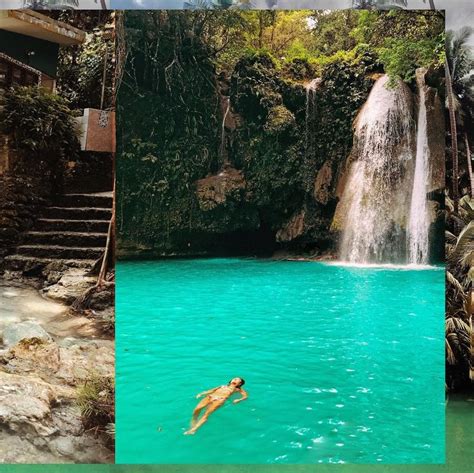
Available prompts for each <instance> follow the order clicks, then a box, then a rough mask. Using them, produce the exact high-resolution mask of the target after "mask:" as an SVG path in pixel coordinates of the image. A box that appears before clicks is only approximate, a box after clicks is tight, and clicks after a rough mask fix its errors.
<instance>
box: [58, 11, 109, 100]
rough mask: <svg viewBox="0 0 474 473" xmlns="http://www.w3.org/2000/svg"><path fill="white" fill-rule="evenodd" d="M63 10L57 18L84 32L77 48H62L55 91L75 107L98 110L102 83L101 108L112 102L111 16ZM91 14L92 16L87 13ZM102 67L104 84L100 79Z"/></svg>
mask: <svg viewBox="0 0 474 473" xmlns="http://www.w3.org/2000/svg"><path fill="white" fill-rule="evenodd" d="M73 13H74V14H73V15H71V12H68V11H63V12H60V13H59V19H60V20H65V21H67V22H68V23H70V24H72V25H74V26H76V27H78V28H80V29H82V30H83V31H86V33H87V36H86V41H85V42H84V43H83V44H80V45H77V46H63V47H61V48H60V53H59V66H58V92H59V94H60V95H62V96H63V97H66V98H67V99H68V100H69V102H70V103H71V105H72V106H73V107H76V108H86V107H92V108H100V105H101V103H100V102H101V96H102V84H103V83H104V85H105V91H104V92H105V93H104V104H103V108H104V109H108V108H111V107H113V102H114V90H113V85H114V72H115V60H114V47H115V45H114V39H113V36H112V35H111V26H112V24H113V21H114V13H113V12H107V13H102V14H101V15H97V14H95V13H94V12H88V11H81V12H77V11H76V12H73ZM91 13H92V14H91ZM104 68H105V72H106V75H105V81H104V80H103V74H104Z"/></svg>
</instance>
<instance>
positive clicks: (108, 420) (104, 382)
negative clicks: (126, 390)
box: [77, 374, 115, 435]
mask: <svg viewBox="0 0 474 473" xmlns="http://www.w3.org/2000/svg"><path fill="white" fill-rule="evenodd" d="M77 404H78V406H79V408H80V410H81V416H82V422H83V424H84V427H85V428H86V429H95V430H97V431H99V432H103V433H107V434H109V435H110V434H112V435H113V434H114V432H115V429H114V428H113V426H114V422H115V382H114V379H113V378H110V377H103V376H99V375H97V374H93V375H91V376H90V377H89V378H88V379H87V380H86V381H85V383H84V384H83V385H82V386H80V387H79V388H78V392H77Z"/></svg>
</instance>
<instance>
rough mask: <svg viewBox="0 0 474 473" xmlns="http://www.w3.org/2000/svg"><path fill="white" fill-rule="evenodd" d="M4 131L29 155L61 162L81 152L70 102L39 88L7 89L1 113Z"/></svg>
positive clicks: (21, 150) (0, 118)
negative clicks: (60, 158) (59, 159)
mask: <svg viewBox="0 0 474 473" xmlns="http://www.w3.org/2000/svg"><path fill="white" fill-rule="evenodd" d="M0 127H1V131H2V132H3V133H6V134H10V135H12V137H13V142H14V144H15V147H16V149H17V150H19V151H20V152H22V153H23V154H24V155H26V156H30V155H32V156H34V157H39V158H42V159H44V160H48V159H57V158H59V157H63V156H65V155H66V153H68V157H71V155H72V156H73V155H74V153H75V152H77V151H78V140H77V136H76V124H75V122H74V115H73V112H72V111H71V109H70V108H69V104H68V102H67V100H65V99H64V98H62V97H61V96H59V95H56V94H52V93H49V92H47V91H45V90H44V89H41V88H37V87H16V88H12V89H10V90H7V91H6V92H5V95H4V100H3V108H2V109H1V111H0Z"/></svg>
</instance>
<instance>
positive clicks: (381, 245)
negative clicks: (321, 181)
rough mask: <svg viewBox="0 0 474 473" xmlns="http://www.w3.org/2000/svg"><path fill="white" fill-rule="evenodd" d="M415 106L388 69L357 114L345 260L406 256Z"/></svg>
mask: <svg viewBox="0 0 474 473" xmlns="http://www.w3.org/2000/svg"><path fill="white" fill-rule="evenodd" d="M412 108H413V106H412V95H411V92H410V90H409V89H408V87H407V86H406V85H405V84H404V83H402V82H401V81H399V82H398V83H396V84H389V79H388V77H387V76H386V75H384V76H382V77H381V78H379V79H378V80H377V82H376V83H375V85H374V87H373V89H372V91H371V93H370V95H369V98H368V100H367V102H366V103H365V105H364V106H363V108H362V110H361V111H360V113H359V115H358V117H357V119H356V122H355V137H354V147H353V150H352V155H351V157H350V168H349V174H348V178H347V181H346V184H345V187H344V193H343V195H342V198H341V201H340V202H339V206H340V209H339V212H340V213H341V219H342V220H343V222H342V229H343V236H342V242H341V248H340V258H341V259H342V260H343V261H346V262H350V263H359V264H369V263H387V262H389V263H403V262H405V261H406V256H405V253H406V248H405V246H406V245H405V231H404V230H403V227H404V225H405V223H406V222H405V221H406V215H407V214H408V211H409V208H410V195H409V192H407V190H408V189H410V190H411V187H412V186H411V184H412V181H411V179H412V176H413V173H412V166H413V164H412V162H413V159H412V158H413V152H412V142H413V133H414V126H413V116H412ZM410 171H411V172H410Z"/></svg>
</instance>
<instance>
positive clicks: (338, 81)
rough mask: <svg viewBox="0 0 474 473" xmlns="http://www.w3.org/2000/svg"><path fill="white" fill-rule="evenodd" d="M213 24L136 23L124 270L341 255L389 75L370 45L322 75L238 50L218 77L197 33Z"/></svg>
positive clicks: (122, 188) (128, 92)
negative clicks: (360, 140)
mask: <svg viewBox="0 0 474 473" xmlns="http://www.w3.org/2000/svg"><path fill="white" fill-rule="evenodd" d="M213 14H214V17H213V18H211V17H210V16H209V17H206V16H205V14H203V13H201V14H198V13H189V12H180V13H173V14H171V13H169V12H168V13H167V12H156V13H155V14H153V15H149V16H146V17H143V16H142V17H139V16H137V15H134V14H127V17H126V24H125V27H126V36H127V37H128V44H127V46H128V55H127V63H126V65H125V71H126V73H125V74H124V76H123V81H122V83H121V87H120V89H119V95H118V106H119V113H118V116H119V124H118V135H119V140H118V147H119V154H118V159H117V163H118V165H117V183H118V200H117V234H118V255H119V257H121V258H135V257H141V258H146V257H163V256H174V255H179V256H186V255H189V256H191V255H218V254H261V255H271V254H274V253H275V252H282V253H294V254H307V255H314V256H317V255H322V254H325V253H332V252H334V251H335V248H336V245H337V237H338V235H337V234H336V233H333V232H332V231H331V224H332V222H333V217H334V213H335V209H336V206H337V202H338V197H337V196H338V195H339V194H338V189H337V186H338V182H339V181H340V177H341V176H342V174H343V171H344V167H345V164H346V160H347V158H348V156H349V155H350V151H351V147H352V144H353V122H354V119H355V117H356V115H357V113H358V111H359V110H360V108H361V106H362V105H363V104H364V102H365V101H366V99H367V97H368V94H369V92H370V89H371V87H372V86H373V84H374V81H375V80H376V79H377V78H378V77H379V76H380V74H381V73H383V72H384V67H383V65H382V64H381V63H380V61H379V60H378V59H377V56H376V55H375V54H374V52H373V50H371V49H370V48H369V47H368V46H367V45H361V46H360V47H357V48H354V49H353V50H351V51H350V52H349V53H344V54H342V53H341V54H336V55H334V56H333V57H331V58H330V59H327V58H326V59H325V60H319V61H318V58H301V57H300V58H294V59H285V60H284V61H282V60H280V59H278V60H277V59H275V58H274V56H273V55H272V54H270V53H269V52H267V51H265V50H264V49H253V50H242V51H239V54H238V57H235V58H233V59H232V61H230V60H229V61H228V63H229V64H231V67H222V64H221V63H220V62H219V60H216V53H215V49H214V50H213V49H212V47H211V46H210V45H209V43H208V42H206V41H205V40H203V39H202V37H203V35H202V34H201V29H200V26H196V25H200V23H199V21H202V23H203V24H204V23H205V24H206V27H207V28H210V26H209V22H211V21H213V20H215V21H218V20H219V18H218V16H217V14H216V13H215V12H214V13H213ZM239 14H241V13H239ZM193 15H196V16H193ZM197 15H201V17H199V16H197ZM209 15H211V13H210V14H209ZM221 20H222V19H221ZM221 20H219V21H221ZM190 28H191V29H190ZM151 29H153V34H152V33H151V32H150V30H151ZM204 36H205V35H204ZM316 79H317V80H316ZM339 190H340V189H339Z"/></svg>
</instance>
